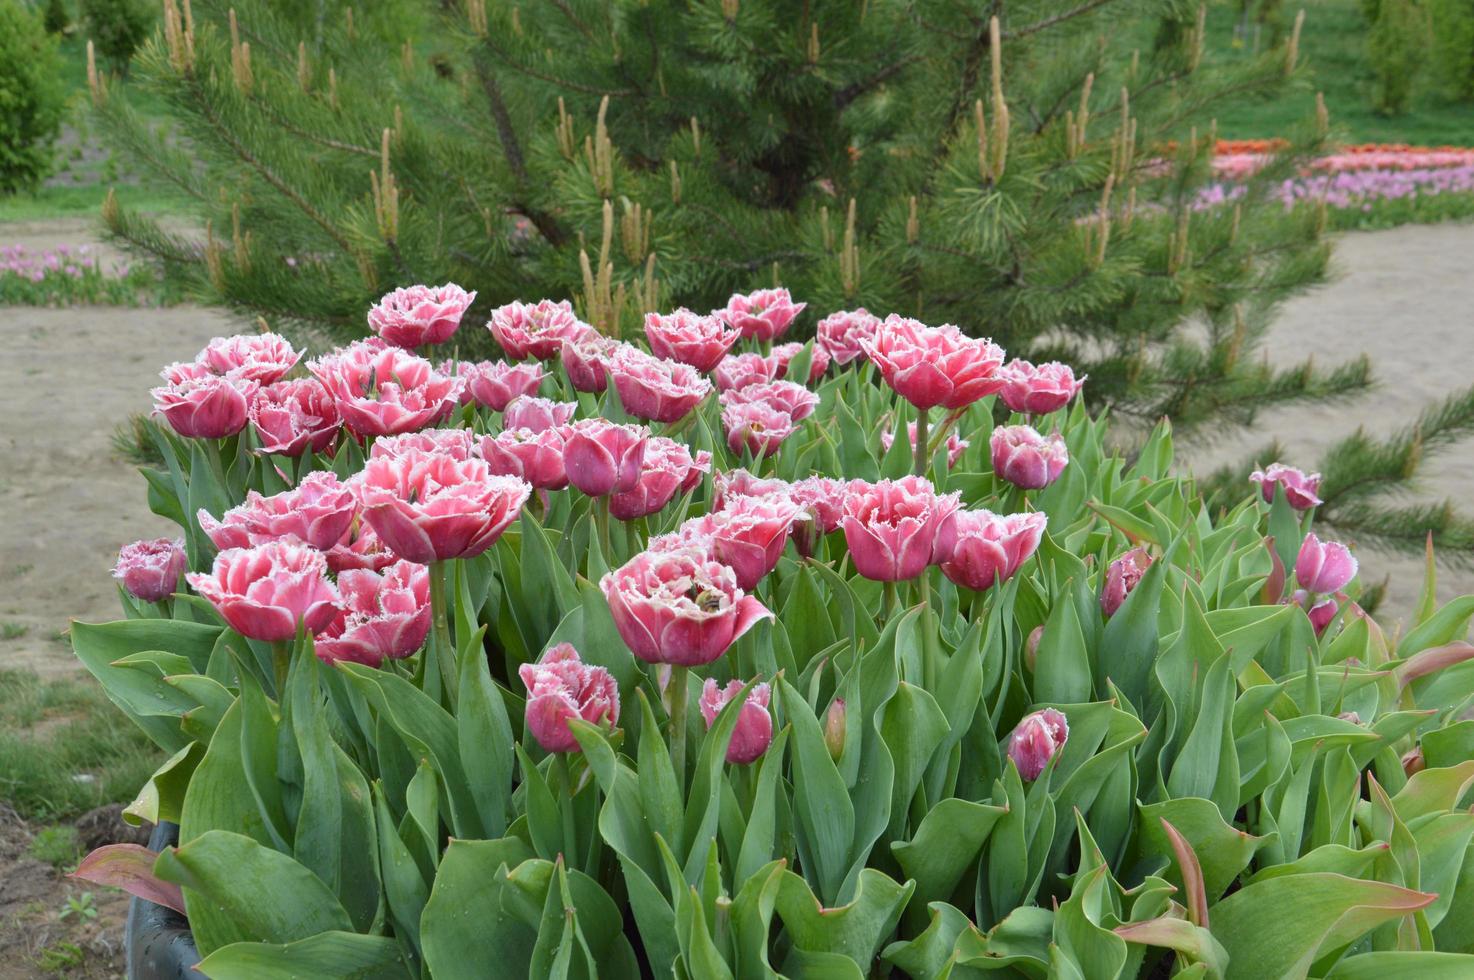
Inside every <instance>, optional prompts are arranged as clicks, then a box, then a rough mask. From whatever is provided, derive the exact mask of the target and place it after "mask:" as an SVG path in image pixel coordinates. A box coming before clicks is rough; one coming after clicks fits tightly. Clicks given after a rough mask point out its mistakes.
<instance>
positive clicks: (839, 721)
mask: <svg viewBox="0 0 1474 980" xmlns="http://www.w3.org/2000/svg"><path fill="white" fill-rule="evenodd" d="M844 726H845V709H844V698H835V699H834V700H833V701H831V702H829V710H828V711H826V712H824V747H825V748H827V749H828V750H829V757H830V758H831V759H833V760H834V761H835V762H838V761H839V757H840V756H842V755H844V737H845V730H844Z"/></svg>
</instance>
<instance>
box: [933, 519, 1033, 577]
mask: <svg viewBox="0 0 1474 980" xmlns="http://www.w3.org/2000/svg"><path fill="white" fill-rule="evenodd" d="M1048 523H1049V518H1048V516H1047V515H1045V514H1042V513H1040V512H1038V511H1035V512H1033V513H1029V514H1009V515H1007V516H1006V517H1005V516H1001V515H998V514H994V513H993V512H992V511H987V510H963V511H958V512H957V515H956V517H954V518H953V522H952V529H953V531H954V532H955V533H956V539H955V540H954V541H953V542H952V549H951V551H950V552H949V553H948V554H946V555H942V556H940V557H941V560H940V561H939V562H938V564H939V565H941V568H942V574H943V575H945V576H947V578H949V579H951V580H952V581H953V582H955V583H957V584H958V585H961V586H963V587H964V588H968V589H973V590H974V591H977V592H981V591H983V590H984V589H990V588H992V587H993V586H995V585H1001V584H1002V583H1003V582H1004V581H1005V580H1006V579H1008V578H1011V577H1012V576H1013V574H1014V573H1015V572H1017V571H1018V570H1019V568H1020V567H1021V566H1022V565H1023V563H1024V562H1026V561H1028V560H1029V558H1030V557H1032V556H1033V554H1034V552H1035V550H1037V549H1038V547H1039V542H1040V541H1041V540H1043V538H1044V527H1045V525H1046V524H1048Z"/></svg>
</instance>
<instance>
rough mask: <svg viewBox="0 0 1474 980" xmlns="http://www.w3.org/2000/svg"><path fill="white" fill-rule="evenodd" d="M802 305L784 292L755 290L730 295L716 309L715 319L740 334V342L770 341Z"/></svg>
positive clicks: (779, 333) (781, 331) (779, 332)
mask: <svg viewBox="0 0 1474 980" xmlns="http://www.w3.org/2000/svg"><path fill="white" fill-rule="evenodd" d="M806 305H808V304H806V303H795V302H794V301H793V297H792V296H790V295H789V293H788V290H786V289H783V288H781V287H780V288H777V289H759V290H755V291H754V292H751V293H748V294H747V295H746V296H744V295H742V294H741V293H733V294H732V298H731V299H729V300H727V306H726V308H725V309H721V310H716V311H715V312H714V315H715V316H719V317H721V318H722V319H724V320H726V321H727V322H728V323H730V324H731V325H732V326H734V327H736V328H737V329H738V330H739V331H741V332H742V338H743V339H744V340H759V341H764V342H767V341H771V340H774V339H776V338H778V337H781V336H782V335H783V334H784V333H785V332H787V330H788V327H789V325H790V324H792V323H793V318H794V317H796V316H798V315H799V314H800V313H802V312H803V309H804V307H805V306H806Z"/></svg>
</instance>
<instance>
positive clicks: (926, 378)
mask: <svg viewBox="0 0 1474 980" xmlns="http://www.w3.org/2000/svg"><path fill="white" fill-rule="evenodd" d="M865 354H866V356H868V357H869V358H870V360H871V361H873V362H874V364H875V366H876V367H877V368H879V369H880V376H881V377H882V378H884V379H885V383H886V384H888V385H890V386H891V388H892V390H894V391H895V392H896V394H898V395H900V396H901V397H902V398H904V399H906V400H907V401H908V402H910V403H911V404H913V405H915V406H916V407H917V408H932V407H934V406H936V405H942V406H945V407H946V408H954V409H955V408H966V407H967V406H968V405H971V404H972V403H973V402H975V401H977V400H978V399H979V398H983V397H985V396H987V395H991V394H993V393H994V392H996V391H998V390H999V389H1000V388H1002V387H1003V382H1002V380H1000V379H999V378H998V368H999V367H1000V366H1001V365H1002V364H1003V348H1001V347H999V346H998V345H997V344H995V343H993V342H992V341H991V340H986V339H974V338H971V337H968V336H966V335H965V334H963V332H962V331H961V330H958V329H957V328H956V327H954V326H952V325H951V324H950V323H948V324H943V325H942V326H940V327H929V326H927V325H926V324H924V323H922V322H921V321H919V320H913V319H911V318H909V317H903V316H897V315H896V314H894V313H893V314H891V315H890V316H888V317H886V318H885V322H884V323H882V324H881V325H880V329H879V330H878V331H877V333H876V335H875V339H874V340H873V341H869V342H867V343H866V344H865Z"/></svg>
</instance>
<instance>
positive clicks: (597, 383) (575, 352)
mask: <svg viewBox="0 0 1474 980" xmlns="http://www.w3.org/2000/svg"><path fill="white" fill-rule="evenodd" d="M621 346H622V345H621V344H620V343H619V341H617V340H614V339H613V338H611V337H605V336H603V335H602V334H599V333H588V334H584V335H583V336H581V337H577V338H574V339H572V340H565V341H563V347H562V360H563V372H564V373H565V374H567V375H568V383H569V384H571V385H572V386H573V390H574V391H586V392H589V393H591V394H595V395H597V394H601V393H602V392H603V391H604V389H605V388H607V387H609V360H610V358H612V357H613V356H614V352H615V351H616V350H618V349H619V348H620V347H621Z"/></svg>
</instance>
